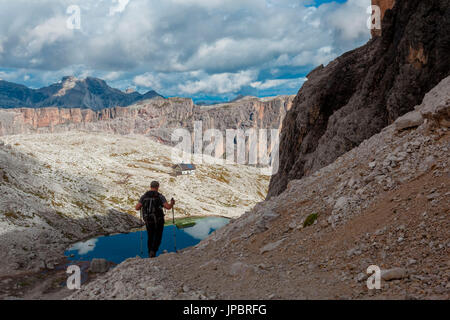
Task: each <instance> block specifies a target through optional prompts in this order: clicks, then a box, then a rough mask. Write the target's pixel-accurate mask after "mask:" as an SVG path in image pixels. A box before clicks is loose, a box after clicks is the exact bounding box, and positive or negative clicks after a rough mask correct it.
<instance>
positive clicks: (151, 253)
mask: <svg viewBox="0 0 450 320" xmlns="http://www.w3.org/2000/svg"><path fill="white" fill-rule="evenodd" d="M148 256H149V257H150V258H155V257H156V252H155V251H149V252H148Z"/></svg>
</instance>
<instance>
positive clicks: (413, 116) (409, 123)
mask: <svg viewBox="0 0 450 320" xmlns="http://www.w3.org/2000/svg"><path fill="white" fill-rule="evenodd" d="M422 123H423V118H422V115H421V114H420V112H418V111H412V112H409V113H407V114H405V115H404V116H402V117H400V118H398V119H397V120H396V121H395V129H396V130H397V131H402V130H405V129H409V128H416V127H418V126H420V125H421V124H422Z"/></svg>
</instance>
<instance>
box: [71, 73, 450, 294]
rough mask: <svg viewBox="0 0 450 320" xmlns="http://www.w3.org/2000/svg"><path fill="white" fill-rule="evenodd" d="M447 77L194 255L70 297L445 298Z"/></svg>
mask: <svg viewBox="0 0 450 320" xmlns="http://www.w3.org/2000/svg"><path fill="white" fill-rule="evenodd" d="M449 81H450V80H447V82H445V83H444V85H442V86H441V87H440V88H438V89H437V91H435V92H432V93H430V94H429V95H428V96H427V98H426V99H425V100H424V105H422V106H419V107H418V108H417V110H416V111H414V112H413V113H411V114H408V115H407V116H405V117H404V118H402V119H400V120H398V122H397V123H395V124H393V125H391V126H389V127H387V128H385V129H384V130H383V131H382V132H381V133H380V134H377V135H375V136H373V137H372V138H370V139H369V140H367V141H365V142H364V143H363V144H362V145H360V146H359V147H358V148H356V149H354V150H352V151H350V152H349V153H347V154H345V155H344V156H342V157H340V158H339V159H337V161H335V162H334V163H333V164H331V165H329V166H328V167H325V168H323V169H322V170H320V171H317V172H316V173H315V174H313V175H312V176H309V177H306V178H303V179H301V180H295V181H291V182H290V184H289V186H288V189H287V190H286V191H285V192H284V193H282V194H281V195H280V196H278V197H274V198H271V199H270V200H269V201H265V202H262V203H260V204H258V205H256V207H255V208H254V209H253V210H251V211H249V212H247V213H246V214H244V215H243V216H242V217H240V218H238V219H236V220H234V221H233V222H232V223H230V224H229V225H228V226H227V227H225V228H223V229H221V230H219V231H217V232H216V233H214V234H213V235H212V236H210V237H209V238H208V239H206V240H205V241H203V242H201V243H200V244H199V245H197V246H196V247H195V248H190V249H186V250H184V251H182V252H180V253H178V254H166V255H162V256H160V257H159V258H157V259H153V260H148V259H147V260H145V259H144V260H143V259H130V260H127V261H126V262H124V263H122V264H121V265H119V266H118V267H116V268H115V269H113V270H111V271H109V272H108V273H107V274H105V275H104V276H102V277H100V278H98V279H97V280H95V281H93V282H91V283H89V284H87V285H85V286H83V287H82V289H81V290H80V291H77V292H75V293H74V294H73V295H72V296H71V297H70V298H71V299H192V298H194V299H216V298H220V299H316V298H317V299H366V298H370V299H450V283H449V278H450V254H449V253H450V237H449V230H450V228H449V227H450V226H449V224H450V220H449V214H450V210H449V208H450V203H449V202H450V171H449V155H450V152H449V147H450V131H449V129H448V127H449V126H448V124H449V118H450V117H449V116H450V111H449V110H450V109H449V108H450V98H449V92H450V90H449V88H450V83H449ZM424 118H425V119H426V120H425V122H424ZM316 215H317V216H316ZM306 221H308V222H310V223H311V225H305V222H306ZM371 265H377V266H379V267H380V268H381V269H382V275H383V280H382V283H381V289H380V290H368V288H367V286H366V278H367V274H366V270H367V268H368V267H369V266H371Z"/></svg>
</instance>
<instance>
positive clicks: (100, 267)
mask: <svg viewBox="0 0 450 320" xmlns="http://www.w3.org/2000/svg"><path fill="white" fill-rule="evenodd" d="M108 270H109V262H108V261H107V260H105V259H92V261H91V265H90V268H89V271H90V272H93V273H105V272H107V271H108Z"/></svg>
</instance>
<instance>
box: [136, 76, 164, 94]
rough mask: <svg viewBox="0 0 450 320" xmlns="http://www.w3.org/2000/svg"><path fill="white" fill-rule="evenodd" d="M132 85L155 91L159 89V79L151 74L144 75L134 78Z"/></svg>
mask: <svg viewBox="0 0 450 320" xmlns="http://www.w3.org/2000/svg"><path fill="white" fill-rule="evenodd" d="M133 83H134V84H135V85H137V86H140V87H144V88H152V89H155V90H158V89H160V88H161V84H160V80H159V78H158V77H156V76H155V75H153V74H151V73H145V74H141V75H138V76H136V77H134V79H133Z"/></svg>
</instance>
